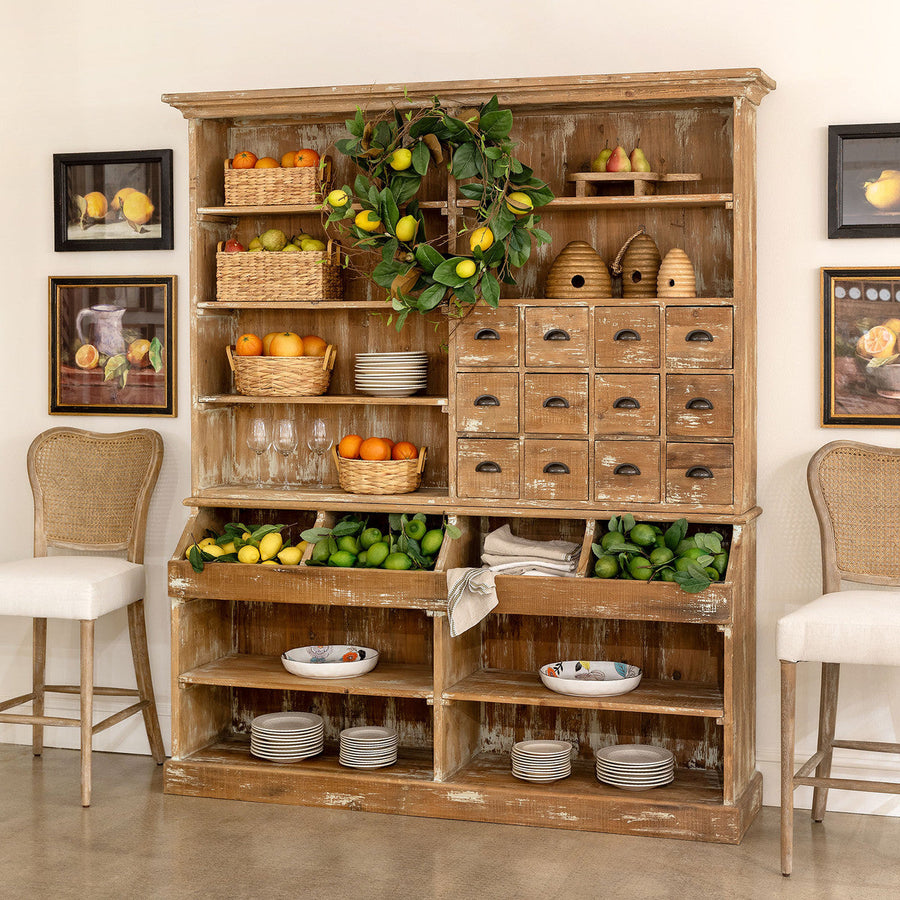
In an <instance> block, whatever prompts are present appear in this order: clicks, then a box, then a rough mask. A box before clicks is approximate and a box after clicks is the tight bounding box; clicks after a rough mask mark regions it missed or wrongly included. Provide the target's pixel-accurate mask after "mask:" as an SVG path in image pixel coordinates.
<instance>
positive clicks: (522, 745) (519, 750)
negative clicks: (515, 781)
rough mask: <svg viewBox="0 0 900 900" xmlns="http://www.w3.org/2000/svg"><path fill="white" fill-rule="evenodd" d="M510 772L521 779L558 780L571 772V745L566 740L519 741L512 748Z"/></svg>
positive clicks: (537, 780)
mask: <svg viewBox="0 0 900 900" xmlns="http://www.w3.org/2000/svg"><path fill="white" fill-rule="evenodd" d="M512 773H513V775H515V776H516V778H521V779H522V780H523V781H536V782H547V781H558V780H559V779H560V778H567V777H568V776H569V775H571V774H572V745H571V744H570V743H568V742H566V741H519V742H518V743H517V744H515V745H514V746H513V749H512Z"/></svg>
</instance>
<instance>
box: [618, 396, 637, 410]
mask: <svg viewBox="0 0 900 900" xmlns="http://www.w3.org/2000/svg"><path fill="white" fill-rule="evenodd" d="M640 408H641V404H640V403H639V402H638V401H637V400H635V399H634V397H619V399H618V400H616V401H615V403H613V409H640Z"/></svg>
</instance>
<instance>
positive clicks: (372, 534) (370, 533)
mask: <svg viewBox="0 0 900 900" xmlns="http://www.w3.org/2000/svg"><path fill="white" fill-rule="evenodd" d="M380 540H381V531H379V529H377V528H367V529H366V530H365V531H364V532H363V533H362V534H361V535H360V536H359V546H360V547H362V548H363V550H368V549H369V547H371V546H372V544H377V543H378V542H379V541H380Z"/></svg>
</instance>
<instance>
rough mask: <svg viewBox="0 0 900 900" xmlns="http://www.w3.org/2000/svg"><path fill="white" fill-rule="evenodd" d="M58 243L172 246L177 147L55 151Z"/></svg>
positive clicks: (65, 246) (65, 247)
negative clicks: (106, 151)
mask: <svg viewBox="0 0 900 900" xmlns="http://www.w3.org/2000/svg"><path fill="white" fill-rule="evenodd" d="M53 199H54V215H53V222H54V247H55V249H56V250H57V251H69V250H171V249H172V248H173V247H174V229H173V210H172V151H171V150H126V151H121V152H119V153H55V154H54V155H53Z"/></svg>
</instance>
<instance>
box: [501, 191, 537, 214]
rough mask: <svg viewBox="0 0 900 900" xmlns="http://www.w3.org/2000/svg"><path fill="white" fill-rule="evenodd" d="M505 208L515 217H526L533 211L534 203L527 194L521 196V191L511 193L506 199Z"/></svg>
mask: <svg viewBox="0 0 900 900" xmlns="http://www.w3.org/2000/svg"><path fill="white" fill-rule="evenodd" d="M506 208H507V209H508V210H509V211H510V212H511V213H515V215H517V216H527V215H528V213H530V212H531V211H532V210H533V209H534V203H532V201H531V197H529V196H528V194H523V193H522V191H513V192H512V193H511V194H510V195H509V196H508V197H507V198H506Z"/></svg>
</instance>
